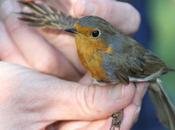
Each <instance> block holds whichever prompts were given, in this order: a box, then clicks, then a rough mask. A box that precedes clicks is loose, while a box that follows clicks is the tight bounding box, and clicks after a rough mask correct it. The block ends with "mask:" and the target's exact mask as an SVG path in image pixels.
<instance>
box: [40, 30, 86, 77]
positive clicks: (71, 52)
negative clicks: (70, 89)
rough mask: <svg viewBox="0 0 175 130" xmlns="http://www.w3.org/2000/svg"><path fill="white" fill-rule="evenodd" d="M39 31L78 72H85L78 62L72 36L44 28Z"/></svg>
mask: <svg viewBox="0 0 175 130" xmlns="http://www.w3.org/2000/svg"><path fill="white" fill-rule="evenodd" d="M39 33H40V34H41V35H42V36H43V37H44V38H46V39H47V40H48V41H49V43H50V44H52V45H53V46H54V47H55V48H56V49H57V50H59V51H60V52H61V53H62V54H63V55H64V56H65V57H66V58H67V59H68V60H69V61H70V62H71V63H72V64H73V65H74V66H75V67H76V69H77V70H78V71H79V72H80V73H83V74H84V73H85V72H86V71H85V69H84V67H83V66H82V64H81V63H80V60H79V57H78V54H77V48H76V44H75V39H74V37H72V36H70V35H67V34H66V33H63V32H59V34H54V33H52V32H48V31H45V30H39Z"/></svg>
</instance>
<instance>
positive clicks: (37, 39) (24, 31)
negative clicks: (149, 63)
mask: <svg viewBox="0 0 175 130" xmlns="http://www.w3.org/2000/svg"><path fill="white" fill-rule="evenodd" d="M13 6H14V5H13ZM9 7H10V6H8V7H6V8H5V9H7V10H5V11H6V13H7V14H8V11H9V10H8V8H9ZM1 12H3V11H1ZM15 12H16V11H15ZM13 20H16V18H15V17H14V16H13V15H9V17H8V18H7V19H6V20H5V22H4V23H5V24H6V27H7V30H8V32H9V34H10V38H11V39H10V40H7V39H8V38H9V36H8V37H6V39H4V36H3V40H4V41H3V42H4V43H7V41H8V44H4V45H5V46H4V47H6V48H2V51H1V53H3V54H4V53H5V52H11V53H10V56H9V55H7V56H6V55H5V54H4V55H1V59H2V60H6V61H13V62H15V63H16V62H18V63H20V64H23V65H26V66H29V67H32V68H34V69H37V70H39V71H42V72H46V73H48V74H53V75H56V76H58V77H62V76H60V75H61V74H65V73H66V72H67V73H66V74H67V75H68V74H69V71H67V70H69V69H67V68H69V67H70V70H71V71H72V70H74V69H75V68H74V66H76V68H81V66H80V65H79V63H78V58H76V53H75V49H72V47H73V46H74V45H72V44H70V43H71V42H70V41H71V39H72V41H73V38H71V37H70V36H67V37H66V35H65V34H61V35H62V38H63V37H66V38H64V40H66V42H67V43H69V44H62V43H64V42H62V43H61V45H62V49H60V48H61V47H60V46H61V45H59V47H57V48H55V49H56V52H58V51H61V50H67V53H66V51H65V53H64V51H63V54H64V55H65V57H67V58H68V56H69V55H70V54H71V58H72V59H73V60H70V61H71V62H72V64H73V65H74V66H72V64H68V67H65V66H64V64H62V65H60V63H65V62H61V60H60V58H61V59H63V61H64V60H65V61H67V60H66V58H65V57H64V56H62V55H61V54H60V53H59V54H58V57H59V58H58V57H57V56H55V53H53V52H55V49H53V48H52V47H50V44H49V43H48V42H46V41H45V40H43V39H42V38H41V36H40V35H38V34H37V32H34V31H33V30H32V29H29V28H27V27H26V26H25V25H23V24H21V23H20V22H19V21H13ZM2 32H4V31H2ZM25 35H27V36H25ZM24 37H25V39H24ZM58 39H59V38H58ZM67 39H68V40H67ZM13 41H15V43H16V44H14V43H13ZM29 41H30V42H29ZM55 41H56V42H55V43H57V42H58V41H60V40H55ZM61 41H63V40H61ZM27 42H28V43H27ZM66 42H65V43H66ZM21 43H25V44H21ZM14 45H15V46H14ZM65 45H71V46H68V48H69V47H70V48H69V49H68V48H65ZM7 46H8V47H7ZM43 46H44V47H43ZM15 47H16V50H18V49H19V50H18V51H14V50H15V49H14V48H15ZM63 47H64V48H63ZM9 48H11V49H10V50H9ZM35 48H38V49H41V50H40V51H38V50H37V52H35V53H34V52H31V50H35ZM50 48H51V49H50ZM7 50H8V51H7ZM49 50H50V51H49ZM68 50H69V51H68ZM70 50H73V52H72V53H70V54H69V53H68V52H70ZM48 51H49V52H48ZM17 52H18V53H17ZM38 52H43V53H40V54H39V53H38ZM47 52H48V53H47ZM51 52H52V53H51ZM21 53H22V54H23V55H21ZM12 54H15V56H14V55H12ZM50 54H51V55H50ZM66 54H67V55H66ZM72 54H73V55H72ZM43 55H45V56H43ZM74 56H75V57H74ZM20 57H21V58H20ZM46 57H47V58H46ZM48 57H49V58H48ZM53 57H54V58H53ZM15 58H16V59H15ZM20 59H21V60H20ZM22 59H23V60H22ZM38 59H39V60H40V62H38V61H39V60H38ZM47 59H53V60H51V61H48V60H47ZM58 59H59V60H58ZM57 60H58V61H59V62H57ZM22 61H23V62H22ZM26 61H27V62H26ZM43 61H44V62H43ZM47 63H48V64H47ZM67 63H69V62H67ZM38 64H39V65H38ZM57 65H58V66H57ZM53 66H54V67H53ZM61 66H62V68H63V69H61V70H65V72H60V69H59V68H60V67H61ZM57 70H58V71H57ZM75 70H76V69H75ZM55 72H57V73H55ZM74 72H75V74H77V75H78V73H79V72H81V73H83V69H79V70H78V72H76V71H74ZM67 75H66V76H65V77H67ZM77 77H78V76H77ZM71 78H72V77H71ZM77 79H78V78H77ZM82 83H84V82H82ZM141 86H142V85H141ZM131 88H132V87H131ZM142 88H143V87H138V89H142ZM109 89H110V88H109ZM144 89H145V87H144ZM140 91H141V90H140ZM137 93H138V94H136V95H137V96H136V97H137V98H138V99H139V103H138V104H139V105H138V106H137V103H135V100H136V99H137V98H134V99H135V100H133V103H134V105H133V104H132V103H131V104H130V105H129V106H130V107H129V106H128V109H126V110H127V111H128V112H125V113H129V114H131V113H132V114H133V113H134V112H135V110H136V108H139V107H140V103H141V101H140V100H141V99H142V96H143V95H144V94H143V93H144V91H143V90H142V91H141V92H137ZM138 99H137V100H138ZM136 102H138V101H136ZM135 104H136V108H134V107H135ZM131 106H132V107H131ZM133 106H134V107H133ZM114 108H115V107H114ZM131 108H132V109H131ZM133 108H134V109H133ZM116 110H117V109H115V111H116ZM129 111H131V112H129ZM129 114H126V116H125V117H127V118H126V119H128V120H129V119H130V118H128V117H131V118H132V117H133V119H131V120H130V121H128V120H126V119H125V122H126V121H127V123H123V124H125V125H123V127H124V128H129V127H131V124H133V123H131V122H133V121H134V120H135V117H136V116H132V114H131V115H130V116H128V115H129ZM136 115H137V114H136ZM108 116H109V115H108ZM103 122H106V120H103ZM72 123H73V124H77V123H79V125H78V126H81V125H80V124H81V123H83V124H84V123H88V126H90V125H89V124H93V123H94V124H93V125H95V124H97V125H98V124H101V123H99V122H70V123H68V122H64V123H63V124H64V125H62V126H61V128H62V129H64V128H65V127H66V130H67V128H68V127H70V126H71V125H72ZM86 125H87V124H86ZM59 126H60V125H59ZM95 126H96V125H95ZM95 126H94V127H95ZM98 126H99V125H98ZM61 128H60V129H61ZM70 128H72V127H70Z"/></svg>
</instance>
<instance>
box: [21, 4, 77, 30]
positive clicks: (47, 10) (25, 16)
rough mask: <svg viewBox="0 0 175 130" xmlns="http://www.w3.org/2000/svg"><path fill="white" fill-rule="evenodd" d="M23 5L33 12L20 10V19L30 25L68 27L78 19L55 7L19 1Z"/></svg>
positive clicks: (56, 27)
mask: <svg viewBox="0 0 175 130" xmlns="http://www.w3.org/2000/svg"><path fill="white" fill-rule="evenodd" d="M19 3H20V4H21V5H23V6H26V7H28V8H29V9H31V11H32V12H30V13H27V12H19V13H18V14H19V19H20V20H22V21H24V22H26V23H27V24H29V25H30V26H35V27H42V28H48V27H49V28H55V29H66V28H70V27H72V26H73V25H74V23H75V22H76V21H77V19H75V18H73V17H71V16H67V15H65V14H64V13H62V12H57V11H56V10H55V9H54V8H52V7H50V6H47V5H44V4H37V3H35V2H25V1H19Z"/></svg>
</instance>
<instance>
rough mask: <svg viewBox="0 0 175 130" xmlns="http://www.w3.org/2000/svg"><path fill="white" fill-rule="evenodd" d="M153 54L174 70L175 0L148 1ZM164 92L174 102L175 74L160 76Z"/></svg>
mask: <svg viewBox="0 0 175 130" xmlns="http://www.w3.org/2000/svg"><path fill="white" fill-rule="evenodd" d="M149 14H150V20H151V28H152V30H153V39H152V41H151V42H152V47H153V50H154V52H155V53H156V54H157V55H158V56H159V57H160V58H161V59H162V60H164V61H165V62H166V63H167V64H168V65H169V66H170V67H173V68H175V0H149ZM162 80H163V84H164V86H166V91H167V92H168V93H169V94H170V96H171V98H172V99H173V100H174V102H175V73H169V74H167V75H165V76H162Z"/></svg>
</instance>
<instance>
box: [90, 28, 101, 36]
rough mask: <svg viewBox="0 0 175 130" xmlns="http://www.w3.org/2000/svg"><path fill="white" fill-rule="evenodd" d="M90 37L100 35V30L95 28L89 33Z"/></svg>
mask: <svg viewBox="0 0 175 130" xmlns="http://www.w3.org/2000/svg"><path fill="white" fill-rule="evenodd" d="M91 35H92V37H98V36H99V35H100V31H99V30H95V31H93V32H92V33H91Z"/></svg>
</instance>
